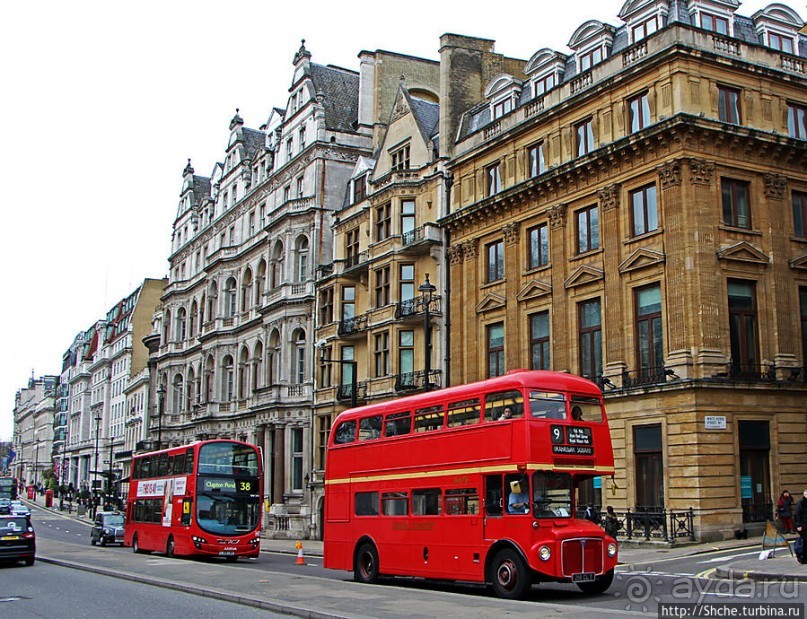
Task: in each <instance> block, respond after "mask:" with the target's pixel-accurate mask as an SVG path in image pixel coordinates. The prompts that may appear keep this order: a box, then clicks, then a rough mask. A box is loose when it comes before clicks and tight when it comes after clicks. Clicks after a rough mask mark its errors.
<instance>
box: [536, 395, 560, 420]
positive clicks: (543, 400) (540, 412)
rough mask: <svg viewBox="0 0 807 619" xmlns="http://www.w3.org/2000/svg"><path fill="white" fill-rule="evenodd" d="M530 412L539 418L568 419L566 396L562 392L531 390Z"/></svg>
mask: <svg viewBox="0 0 807 619" xmlns="http://www.w3.org/2000/svg"><path fill="white" fill-rule="evenodd" d="M530 412H531V413H532V416H533V417H538V418H541V417H543V418H545V419H566V398H565V396H564V395H563V394H562V393H545V392H542V391H531V392H530Z"/></svg>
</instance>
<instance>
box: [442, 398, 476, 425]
mask: <svg viewBox="0 0 807 619" xmlns="http://www.w3.org/2000/svg"><path fill="white" fill-rule="evenodd" d="M479 410H480V406H479V399H478V398H474V399H472V400H463V401H462V402H452V403H451V404H449V405H448V427H449V428H456V427H459V426H469V425H472V424H475V423H479Z"/></svg>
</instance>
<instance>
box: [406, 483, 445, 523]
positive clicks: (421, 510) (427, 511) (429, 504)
mask: <svg viewBox="0 0 807 619" xmlns="http://www.w3.org/2000/svg"><path fill="white" fill-rule="evenodd" d="M412 515H413V516H439V515H440V489H439V488H427V489H425V490H413V491H412Z"/></svg>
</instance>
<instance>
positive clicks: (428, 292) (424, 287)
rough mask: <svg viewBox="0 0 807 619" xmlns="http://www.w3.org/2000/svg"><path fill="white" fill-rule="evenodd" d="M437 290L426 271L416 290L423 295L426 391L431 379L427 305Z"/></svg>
mask: <svg viewBox="0 0 807 619" xmlns="http://www.w3.org/2000/svg"><path fill="white" fill-rule="evenodd" d="M435 290H437V287H436V286H435V285H434V284H432V283H431V282H430V281H429V274H428V273H426V281H425V282H423V283H422V284H421V285H420V286H418V292H420V293H421V294H422V295H423V308H424V310H423V338H424V340H425V344H424V347H423V348H424V350H425V353H426V363H425V371H426V381H425V383H424V387H425V390H426V391H431V388H432V381H431V373H432V325H431V320H429V307H430V306H431V304H432V296H433V295H434V291H435Z"/></svg>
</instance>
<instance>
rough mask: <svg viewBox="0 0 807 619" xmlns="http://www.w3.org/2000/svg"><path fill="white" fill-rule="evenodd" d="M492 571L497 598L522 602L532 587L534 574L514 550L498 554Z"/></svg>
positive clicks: (491, 577) (491, 576)
mask: <svg viewBox="0 0 807 619" xmlns="http://www.w3.org/2000/svg"><path fill="white" fill-rule="evenodd" d="M490 570H491V571H490V581H491V583H493V591H494V593H496V596H497V597H500V598H502V599H505V600H520V599H523V598H524V597H525V596H526V595H527V592H528V591H529V590H530V587H532V573H531V572H530V568H529V566H528V565H527V564H526V563H525V562H524V559H522V558H521V555H520V554H518V553H517V552H516V551H515V550H513V549H512V548H503V549H502V550H500V551H499V552H497V553H496V555H495V556H494V557H493V563H491V567H490Z"/></svg>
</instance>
